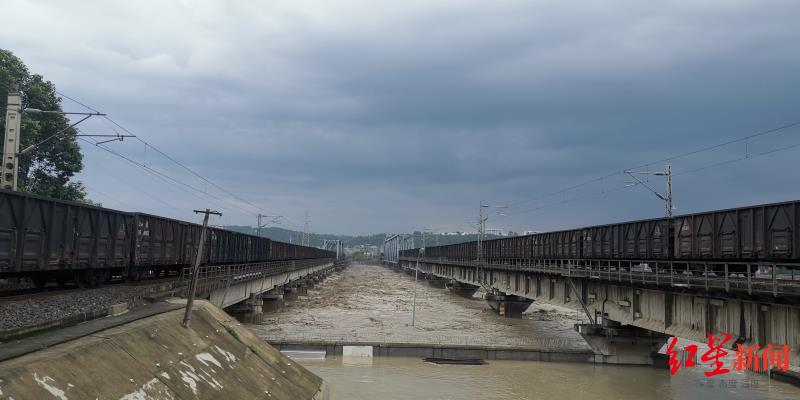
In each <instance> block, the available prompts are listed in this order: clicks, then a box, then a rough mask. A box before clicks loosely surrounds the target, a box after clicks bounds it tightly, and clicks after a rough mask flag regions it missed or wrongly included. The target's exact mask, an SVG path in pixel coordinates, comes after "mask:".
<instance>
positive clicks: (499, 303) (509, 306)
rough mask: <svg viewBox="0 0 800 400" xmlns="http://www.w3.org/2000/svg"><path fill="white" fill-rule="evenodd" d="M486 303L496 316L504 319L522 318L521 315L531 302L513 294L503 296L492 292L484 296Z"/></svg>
mask: <svg viewBox="0 0 800 400" xmlns="http://www.w3.org/2000/svg"><path fill="white" fill-rule="evenodd" d="M485 299H486V302H487V303H489V307H491V308H492V310H494V311H495V312H496V313H497V314H498V315H500V316H502V317H506V318H517V319H519V318H522V313H523V312H525V310H527V309H528V307H529V306H530V305H531V304H532V303H533V300H531V299H527V298H525V297H520V296H516V295H513V294H505V293H503V292H501V291H499V290H494V291H492V292H491V293H487V294H486V297H485Z"/></svg>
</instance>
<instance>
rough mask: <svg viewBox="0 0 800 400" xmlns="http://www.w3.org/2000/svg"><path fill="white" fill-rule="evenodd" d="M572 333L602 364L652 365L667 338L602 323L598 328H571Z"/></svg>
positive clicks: (589, 325)
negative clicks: (585, 344)
mask: <svg viewBox="0 0 800 400" xmlns="http://www.w3.org/2000/svg"><path fill="white" fill-rule="evenodd" d="M575 330H576V331H577V332H578V333H580V335H581V336H582V337H583V338H584V340H586V343H588V344H589V346H590V347H591V348H592V350H593V351H594V353H595V361H597V362H602V363H606V364H627V365H654V364H656V362H657V361H656V359H657V358H658V351H659V350H660V349H661V347H662V346H664V344H665V343H666V342H667V339H669V336H668V335H665V334H663V333H659V332H654V331H650V330H647V329H643V328H638V327H635V326H630V325H626V326H622V325H621V324H619V323H618V322H615V321H611V320H608V319H606V320H604V321H603V323H602V324H575Z"/></svg>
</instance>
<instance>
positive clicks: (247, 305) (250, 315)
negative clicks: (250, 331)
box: [226, 293, 264, 324]
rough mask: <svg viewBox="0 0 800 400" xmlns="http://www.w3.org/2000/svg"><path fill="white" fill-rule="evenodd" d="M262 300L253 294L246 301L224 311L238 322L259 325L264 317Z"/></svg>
mask: <svg viewBox="0 0 800 400" xmlns="http://www.w3.org/2000/svg"><path fill="white" fill-rule="evenodd" d="M263 304H264V303H263V300H262V298H261V296H259V295H257V294H255V293H253V294H252V295H251V296H250V298H248V299H247V300H245V301H243V302H241V303H238V304H236V305H235V306H233V307H231V308H229V309H228V310H226V311H227V312H228V313H230V314H231V315H233V316H234V317H236V319H238V320H239V321H242V322H245V323H248V324H258V323H261V321H262V320H263V317H264V310H263Z"/></svg>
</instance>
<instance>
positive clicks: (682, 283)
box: [402, 257, 800, 296]
mask: <svg viewBox="0 0 800 400" xmlns="http://www.w3.org/2000/svg"><path fill="white" fill-rule="evenodd" d="M402 260H403V261H407V262H410V263H411V264H410V265H415V263H416V258H413V259H412V258H402ZM432 265H453V266H460V267H466V268H475V269H476V271H480V270H504V271H521V272H533V273H543V274H553V275H559V276H566V277H575V278H588V279H597V280H603V281H610V282H620V283H629V284H638V285H653V286H667V287H676V288H689V289H691V288H693V289H704V290H706V291H722V292H744V293H747V294H767V295H772V296H781V295H790V296H800V272H798V271H800V266H798V265H793V264H771V263H746V262H721V261H680V262H675V261H670V262H664V261H646V260H588V259H585V260H570V259H552V260H544V259H539V260H524V259H521V260H508V261H505V262H499V263H498V262H485V263H481V264H480V266H478V264H477V263H476V261H474V260H464V259H448V258H443V257H436V258H432V257H429V258H423V259H421V260H420V270H422V271H425V272H432V271H429V270H430V269H431V268H430V267H429V266H432ZM796 270H797V271H796Z"/></svg>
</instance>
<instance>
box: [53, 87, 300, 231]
mask: <svg viewBox="0 0 800 400" xmlns="http://www.w3.org/2000/svg"><path fill="white" fill-rule="evenodd" d="M56 93H57V94H58V95H60V96H62V97H64V98H66V99H68V100H71V101H73V102H75V103H77V104H79V105H81V106H83V107H85V108H87V109H89V110H92V111H95V112H98V111H97V110H95V109H94V108H92V107H90V106H88V105H86V104H84V103H82V102H80V101H78V100H77V99H75V98H73V97H70V96H67V95H65V94H63V93H61V92H58V91H56ZM103 118H104V119H105V120H106V121H107V122H108V123H111V124H112V125H113V126H115V127H117V128H119V129H122V130H123V131H124V132H126V133H128V134H130V135H133V136H134V137H135V138H136V140H138V141H140V142H141V143H143V144H144V145H145V154H146V152H147V148H148V147H149V148H151V149H153V150H155V151H156V152H157V153H158V154H161V155H162V156H163V157H165V158H166V159H168V160H169V161H171V162H173V163H175V164H177V165H178V166H180V167H181V168H183V169H185V170H186V171H188V172H189V173H190V174H192V175H194V176H195V177H197V178H199V179H201V180H202V181H203V182H205V183H206V184H209V185H211V186H213V187H215V188H217V189H219V190H220V191H222V192H224V193H226V194H227V195H229V196H231V197H233V198H234V199H236V200H239V201H240V202H242V203H245V204H247V205H249V206H250V207H253V208H255V209H256V210H257V211H261V212H264V213H271V211H269V210H264V209H262V208H261V207H259V206H257V205H255V204H253V203H251V202H249V201H247V200H245V199H243V198H242V197H241V196H238V195H236V194H235V193H233V192H231V191H229V190H227V189H225V188H224V187H222V186H220V185H218V184H217V183H215V182H213V181H211V180H209V179H207V178H206V177H204V176H202V175H200V174H199V173H198V172H196V171H195V170H193V169H191V168H189V167H188V166H187V165H185V164H183V163H181V162H180V161H178V160H176V159H175V158H173V157H172V156H170V155H168V154H167V153H165V152H164V151H162V150H161V149H159V148H157V147H155V146H153V145H152V144H150V143H149V142H147V141H145V140H144V139H142V138H140V137H139V136H138V135H135V134H134V133H133V132H132V131H131V130H129V129H128V128H126V127H124V126H122V124H120V123H118V122H116V121H115V120H113V119H111V117H109V116H107V115H105V116H103ZM112 128H113V127H112ZM114 130H115V131H116V129H114ZM117 133H118V132H117ZM89 143H91V142H89ZM94 144H95V145H96V146H97V147H100V148H102V149H103V150H105V151H108V152H109V153H111V154H114V155H116V156H118V157H122V158H123V159H125V160H126V161H128V162H131V163H133V164H134V165H136V166H138V167H140V168H143V169H145V170H147V171H149V172H151V173H155V174H157V175H162V176H163V177H165V178H167V179H169V180H171V181H173V182H175V183H178V184H180V185H182V186H186V187H188V188H190V189H192V190H195V191H198V192H200V193H203V194H206V195H207V196H209V197H213V198H215V199H217V200H219V201H223V202H226V203H228V204H231V205H232V206H233V207H235V208H238V209H239V210H242V211H244V212H246V213H250V214H252V215H257V213H254V212H253V211H250V210H245V209H244V208H242V207H239V206H238V205H237V204H235V203H231V202H228V201H227V200H225V199H222V198H218V197H216V196H212V195H210V194H208V192H207V191H200V190H199V189H197V188H194V187H192V186H191V185H188V184H186V183H184V182H181V181H179V180H176V179H174V178H172V177H170V176H168V175H166V174H164V173H161V172H160V171H156V170H154V169H152V168H150V167H148V166H147V165H146V163H138V162H136V161H134V160H132V159H130V158H128V157H125V156H123V155H122V154H119V153H117V152H115V151H113V150H111V149H109V148H107V147H104V146H100V145H99V144H97V143H94ZM286 220H287V222H289V223H291V224H292V225H296V224H295V223H294V222H293V221H291V220H289V219H288V218H286Z"/></svg>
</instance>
